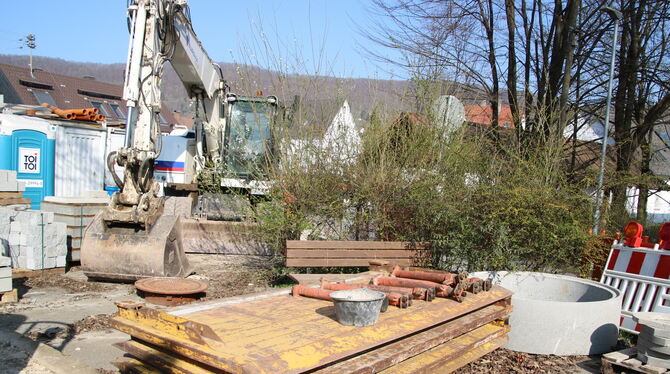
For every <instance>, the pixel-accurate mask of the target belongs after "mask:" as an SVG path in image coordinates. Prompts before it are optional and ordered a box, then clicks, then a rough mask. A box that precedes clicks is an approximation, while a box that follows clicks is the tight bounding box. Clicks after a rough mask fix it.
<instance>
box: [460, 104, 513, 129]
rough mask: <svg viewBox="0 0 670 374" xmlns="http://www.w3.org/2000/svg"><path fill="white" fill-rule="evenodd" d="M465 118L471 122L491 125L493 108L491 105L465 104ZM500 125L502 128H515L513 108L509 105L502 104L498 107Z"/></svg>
mask: <svg viewBox="0 0 670 374" xmlns="http://www.w3.org/2000/svg"><path fill="white" fill-rule="evenodd" d="M464 108H465V120H466V121H467V122H469V123H473V124H477V125H484V126H491V123H492V122H493V110H492V109H491V106H490V105H465V106H464ZM498 126H500V127H502V128H507V129H511V128H514V120H513V119H512V109H511V107H510V106H509V105H501V106H500V107H499V109H498Z"/></svg>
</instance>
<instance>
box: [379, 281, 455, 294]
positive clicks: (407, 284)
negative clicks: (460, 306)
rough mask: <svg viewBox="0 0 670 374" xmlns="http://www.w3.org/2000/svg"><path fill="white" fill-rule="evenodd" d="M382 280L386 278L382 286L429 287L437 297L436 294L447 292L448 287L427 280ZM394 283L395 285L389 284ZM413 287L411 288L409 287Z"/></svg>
mask: <svg viewBox="0 0 670 374" xmlns="http://www.w3.org/2000/svg"><path fill="white" fill-rule="evenodd" d="M383 278H388V279H384V280H382V282H385V283H387V284H382V286H400V287H424V288H426V287H429V288H433V289H434V293H435V295H436V296H437V293H438V292H440V291H441V292H443V293H444V292H447V289H448V288H449V286H448V285H446V284H441V283H435V282H431V281H427V280H422V279H407V278H397V277H383ZM391 283H395V284H391ZM401 283H402V284H401ZM411 285H413V286H411Z"/></svg>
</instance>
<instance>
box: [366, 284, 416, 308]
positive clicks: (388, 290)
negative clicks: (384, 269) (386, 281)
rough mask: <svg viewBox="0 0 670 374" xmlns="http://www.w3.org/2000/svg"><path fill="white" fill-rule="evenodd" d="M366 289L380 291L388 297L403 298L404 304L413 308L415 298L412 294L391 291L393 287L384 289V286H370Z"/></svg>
mask: <svg viewBox="0 0 670 374" xmlns="http://www.w3.org/2000/svg"><path fill="white" fill-rule="evenodd" d="M366 288H369V289H371V290H373V291H379V292H383V293H384V294H386V295H391V294H393V295H399V296H401V297H402V301H403V303H404V304H405V305H406V307H408V306H412V304H413V302H412V300H413V299H414V296H413V295H412V294H411V293H407V292H403V291H398V290H394V289H391V287H384V286H375V285H368V286H367V287H366Z"/></svg>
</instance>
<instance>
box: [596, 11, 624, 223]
mask: <svg viewBox="0 0 670 374" xmlns="http://www.w3.org/2000/svg"><path fill="white" fill-rule="evenodd" d="M600 10H601V11H603V12H605V13H607V15H609V16H610V18H611V19H612V21H614V38H613V40H612V58H611V60H610V78H609V81H608V82H607V105H606V106H605V123H604V125H603V145H602V148H601V153H600V172H599V174H598V188H597V189H596V211H595V213H594V214H593V234H594V235H598V232H599V229H600V227H599V226H600V206H601V205H602V203H603V195H604V192H603V178H604V175H605V159H606V152H607V139H608V134H609V123H610V104H611V102H612V80H613V79H614V57H615V54H616V42H617V34H618V33H619V21H621V18H623V15H622V14H621V12H620V11H618V10H616V9H614V8H612V7H611V6H604V7H602V8H600Z"/></svg>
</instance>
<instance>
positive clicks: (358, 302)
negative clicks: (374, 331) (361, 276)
mask: <svg viewBox="0 0 670 374" xmlns="http://www.w3.org/2000/svg"><path fill="white" fill-rule="evenodd" d="M330 298H331V299H333V302H334V303H335V313H336V314H337V320H338V321H339V322H340V323H341V324H343V325H346V326H371V325H374V324H375V322H377V318H379V312H380V311H381V308H382V304H383V303H384V299H386V295H384V294H383V293H381V292H379V291H373V290H370V289H367V288H359V289H355V290H343V291H335V292H333V293H331V294H330Z"/></svg>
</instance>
